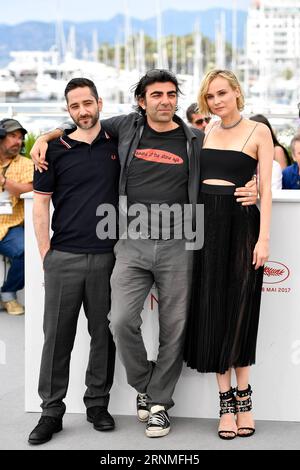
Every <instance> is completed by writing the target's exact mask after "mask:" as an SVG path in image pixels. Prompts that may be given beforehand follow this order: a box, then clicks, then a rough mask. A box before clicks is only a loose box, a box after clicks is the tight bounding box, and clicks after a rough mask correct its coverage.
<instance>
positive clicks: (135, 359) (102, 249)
mask: <svg viewBox="0 0 300 470" xmlns="http://www.w3.org/2000/svg"><path fill="white" fill-rule="evenodd" d="M180 93H181V90H180V85H179V83H178V80H177V78H176V76H175V75H173V74H172V73H170V72H169V71H167V70H156V69H154V70H151V71H149V72H147V73H146V74H145V75H144V76H143V77H142V78H141V79H140V81H139V82H138V83H137V84H136V86H135V89H134V97H135V100H136V111H135V112H133V113H131V114H129V115H124V116H117V117H113V118H111V119H106V120H103V121H102V120H100V113H101V111H102V105H103V104H102V100H101V98H100V97H99V95H98V91H97V89H96V87H95V85H94V83H93V82H91V81H90V80H88V79H85V78H78V79H73V80H71V81H70V82H69V83H68V84H67V86H66V89H65V98H66V103H67V109H68V112H69V115H70V118H71V119H72V122H71V123H67V124H66V125H65V126H63V128H58V129H55V130H54V131H52V132H50V133H48V134H45V135H42V136H40V137H39V138H38V139H37V141H36V143H35V145H34V147H33V149H32V158H33V161H34V164H35V167H36V169H35V171H34V168H33V162H32V161H31V160H30V159H27V158H25V157H23V156H21V155H20V152H21V148H22V145H23V142H24V138H25V135H26V133H27V131H26V130H25V129H24V128H23V127H22V125H21V124H20V123H19V122H18V121H16V120H14V119H4V120H2V121H1V122H0V165H1V168H0V170H1V175H0V178H1V179H0V186H1V187H2V197H1V198H0V208H1V210H2V212H1V215H0V237H1V240H0V253H1V254H3V255H4V256H6V257H7V258H9V260H10V263H11V266H10V270H9V272H8V276H7V279H5V281H4V284H3V286H2V289H1V300H2V305H3V307H4V308H5V309H6V311H7V312H8V313H9V314H12V315H19V314H22V313H24V309H23V306H21V305H20V304H19V303H18V302H17V299H16V292H17V291H18V290H20V289H22V288H23V286H24V230H23V224H24V208H23V201H22V200H21V199H20V195H21V194H22V193H25V192H28V191H32V190H33V192H34V211H33V221H34V228H35V234H36V239H37V243H38V248H39V252H40V255H41V260H42V263H43V268H44V276H45V308H44V346H43V352H42V358H41V367H40V377H39V389H38V392H39V395H40V397H41V400H42V404H41V407H42V415H41V418H40V420H39V422H38V424H37V426H36V427H35V428H34V430H33V431H32V432H31V433H30V436H29V443H30V444H32V445H39V444H43V443H45V442H47V441H49V440H50V439H51V438H52V436H53V434H54V433H57V432H59V431H61V430H62V429H63V416H64V413H65V411H66V407H65V404H64V398H65V396H66V393H67V388H68V381H69V365H70V358H71V352H72V349H73V344H74V340H75V335H76V326H77V320H78V315H79V311H80V308H81V306H83V308H84V311H85V315H86V317H87V321H88V331H89V334H90V336H91V344H90V355H89V362H88V366H87V372H86V392H85V395H84V403H85V406H86V418H87V420H88V421H89V422H90V423H91V424H92V425H93V427H94V428H95V429H96V430H97V431H110V430H113V429H114V428H115V421H114V418H113V417H112V416H111V414H110V413H109V411H108V405H109V396H110V389H111V387H112V385H113V377H114V364H115V351H116V352H117V354H118V355H119V357H120V360H121V362H122V363H123V365H124V367H125V370H126V375H127V380H128V384H129V385H131V386H132V387H133V388H134V389H135V390H136V393H137V396H136V407H137V417H138V419H139V420H140V421H142V422H144V423H145V424H146V428H145V433H146V435H147V436H148V437H162V436H165V435H167V434H168V433H169V432H170V429H171V425H170V417H169V414H168V410H169V409H170V408H171V407H172V406H173V405H174V402H173V393H174V389H175V387H176V384H177V381H178V379H179V376H180V373H181V369H182V365H183V361H185V362H186V364H187V366H188V367H191V368H192V369H195V370H197V371H199V372H201V373H212V372H213V373H215V374H216V378H217V384H218V389H219V394H220V423H219V429H218V435H219V437H220V438H221V439H226V440H229V439H234V438H236V437H237V436H240V437H250V436H252V435H253V434H254V432H255V423H254V419H253V416H252V411H251V410H252V401H251V395H252V388H251V386H250V384H249V382H250V367H251V366H252V365H253V364H254V363H255V352H256V341H257V331H258V323H259V313H260V300H261V290H262V282H263V271H264V264H265V263H266V261H267V260H268V257H269V239H270V221H271V205H272V192H271V189H272V187H273V188H274V187H275V183H276V187H278V189H279V186H280V188H281V187H283V188H284V189H300V166H299V165H300V136H297V135H296V136H295V137H294V138H293V140H292V143H291V149H292V157H293V159H294V163H293V164H292V165H290V163H291V161H290V157H289V154H288V152H287V151H286V150H285V148H284V147H283V146H282V145H281V144H280V143H279V142H278V140H277V138H276V136H275V134H274V131H273V129H272V127H271V125H270V123H269V121H268V120H267V119H266V118H265V117H264V116H262V115H256V116H253V117H251V118H250V119H246V118H244V117H243V115H242V114H241V113H242V111H243V108H244V95H243V92H242V88H241V85H240V83H239V81H238V79H237V78H236V76H235V75H234V74H233V73H232V72H230V71H228V70H213V71H211V72H209V73H208V74H207V75H206V76H205V77H204V79H203V81H202V84H201V87H200V90H199V96H198V103H193V104H192V105H191V106H190V107H189V108H188V110H187V121H188V124H186V122H184V121H183V120H182V119H181V118H180V117H179V116H178V115H177V114H176V111H177V105H178V98H179V95H180ZM213 116H215V117H217V118H218V119H217V120H215V119H212V117H213ZM279 180H280V183H279ZM281 181H282V182H281ZM258 195H259V196H260V211H259V210H258V208H257V205H256V203H257V199H258ZM124 199H126V207H125V206H124V204H123V201H124ZM51 201H52V203H53V206H54V214H53V217H52V230H53V235H52V237H51V239H50V234H49V232H50V210H49V208H50V202H51ZM102 205H106V206H107V205H110V207H113V208H114V209H115V211H118V215H119V217H120V220H119V222H120V225H121V219H123V220H124V219H126V223H127V225H126V227H127V231H126V236H123V235H124V234H123V233H120V237H119V239H118V237H117V236H116V235H114V236H108V237H106V238H105V237H101V236H100V235H99V231H98V228H97V227H99V221H100V224H101V222H103V221H104V215H103V216H101V217H100V218H99V216H97V214H99V211H98V209H99V207H101V206H102ZM199 205H203V206H204V220H202V219H201V218H200V217H199V212H198V206H199ZM136 206H138V207H139V208H141V207H143V208H145V211H144V212H143V211H142V212H141V216H140V217H139V220H138V224H136V223H135V220H134V217H133V213H134V209H135V208H136ZM175 206H176V207H177V208H179V209H180V211H181V212H180V214H181V216H180V217H177V216H175V215H174V214H173V213H172V214H171V216H170V217H169V218H167V220H168V227H167V228H168V230H167V232H166V230H165V229H166V227H165V226H164V221H165V220H166V218H165V216H166V215H168V214H169V215H170V208H174V207H175ZM157 207H159V211H158V212H157ZM171 212H172V211H171ZM154 220H155V221H156V222H155V223H154V222H153V221H154ZM149 221H150V223H149ZM185 224H189V226H190V227H191V231H190V232H191V233H192V237H191V238H188V236H187V235H186V232H185V231H183V228H184V227H185ZM203 224H204V225H203ZM153 225H155V227H154V226H153ZM199 225H200V226H201V227H202V228H203V227H205V229H204V243H203V246H202V247H197V249H195V248H194V249H191V248H190V246H191V242H192V241H193V237H195V233H196V231H197V227H199ZM154 228H155V230H154V231H153V229H154ZM178 229H179V230H181V234H183V232H184V235H182V236H181V237H177V236H176V234H177V233H178ZM153 233H155V235H153ZM188 246H189V248H187V247H188ZM199 248H200V249H199ZM153 283H155V284H156V287H157V290H158V298H159V350H158V356H157V359H156V361H155V362H153V361H149V360H148V356H147V350H146V347H145V344H144V342H143V338H142V334H141V325H142V319H141V312H142V309H143V304H144V302H145V299H146V297H147V296H148V293H149V291H150V289H151V287H152V285H153ZM170 293H171V295H170ZM233 373H234V375H235V383H236V385H234V384H233V383H232V376H233ZM199 393H200V392H199Z"/></svg>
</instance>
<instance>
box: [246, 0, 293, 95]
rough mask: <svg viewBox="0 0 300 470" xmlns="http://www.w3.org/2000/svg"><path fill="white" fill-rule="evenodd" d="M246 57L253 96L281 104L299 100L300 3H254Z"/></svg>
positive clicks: (288, 0) (276, 0) (280, 0)
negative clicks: (272, 99)
mask: <svg viewBox="0 0 300 470" xmlns="http://www.w3.org/2000/svg"><path fill="white" fill-rule="evenodd" d="M246 55H247V59H248V83H249V89H250V92H251V91H252V94H254V95H255V94H259V96H260V97H261V98H266V99H267V98H268V97H269V98H270V96H272V97H273V98H276V99H277V100H278V101H279V102H280V101H282V102H288V101H289V102H290V101H291V100H294V99H297V98H298V96H297V93H299V91H296V88H298V89H299V78H298V77H299V73H300V0H284V1H283V0H254V1H252V4H251V7H250V9H249V15H248V24H247V54H246ZM295 95H296V96H295Z"/></svg>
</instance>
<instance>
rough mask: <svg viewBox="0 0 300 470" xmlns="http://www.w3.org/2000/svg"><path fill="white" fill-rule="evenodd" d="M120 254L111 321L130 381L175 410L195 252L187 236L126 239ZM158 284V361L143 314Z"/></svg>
mask: <svg viewBox="0 0 300 470" xmlns="http://www.w3.org/2000/svg"><path fill="white" fill-rule="evenodd" d="M115 255H116V264H115V268H114V271H113V274H112V277H111V287H112V305H111V312H110V314H109V319H110V322H111V323H110V327H111V331H112V333H113V336H114V341H115V344H116V348H117V352H118V354H119V356H120V359H121V361H122V363H123V365H124V366H125V369H126V373H127V380H128V383H129V384H130V385H131V386H132V387H134V388H135V389H136V390H137V392H139V393H147V395H148V397H149V404H150V405H153V404H160V405H164V406H165V407H166V408H170V407H171V406H173V404H174V402H173V400H172V395H173V392H174V389H175V386H176V383H177V381H178V378H179V376H180V373H181V369H182V356H183V346H184V333H185V327H186V320H187V312H188V306H189V300H190V290H191V277H192V259H193V253H192V252H191V251H186V250H185V240H159V241H156V240H120V241H119V242H118V243H117V245H116V247H115ZM153 282H155V283H156V287H157V290H158V301H159V330H160V332H159V352H158V357H157V362H156V363H155V364H153V363H151V362H149V361H148V359H147V352H146V349H145V345H144V342H143V338H142V335H141V325H142V319H141V312H142V309H143V305H144V302H145V300H146V298H147V295H148V293H149V291H150V289H151V287H152V285H153Z"/></svg>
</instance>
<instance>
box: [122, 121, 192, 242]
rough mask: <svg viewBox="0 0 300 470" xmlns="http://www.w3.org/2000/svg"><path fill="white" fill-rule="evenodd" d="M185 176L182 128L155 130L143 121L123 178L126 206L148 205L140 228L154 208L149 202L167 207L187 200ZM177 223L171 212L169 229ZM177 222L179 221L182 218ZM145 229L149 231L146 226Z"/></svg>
mask: <svg viewBox="0 0 300 470" xmlns="http://www.w3.org/2000/svg"><path fill="white" fill-rule="evenodd" d="M188 178H189V159H188V154H187V140H186V136H185V134H184V130H183V128H182V127H178V128H177V129H175V130H172V131H168V132H156V131H155V130H154V129H152V128H150V127H149V125H148V124H146V125H145V129H144V131H143V134H142V137H141V140H140V143H139V147H138V149H137V150H136V152H135V155H134V157H133V159H132V161H131V163H130V165H129V168H128V180H127V196H128V203H129V206H132V205H133V204H143V205H145V206H146V207H147V209H148V219H147V226H146V225H145V224H142V225H144V227H141V229H142V232H144V228H145V227H147V228H149V226H150V209H151V207H152V209H151V210H152V213H153V210H154V211H155V209H153V204H159V205H161V204H167V205H168V206H169V207H170V206H172V205H173V204H180V205H181V206H182V207H183V205H184V204H188V202H189V197H188ZM151 205H152V206H151ZM129 220H132V218H131V219H129ZM177 223H178V222H176V221H175V220H174V217H173V216H171V223H170V229H171V232H172V231H173V229H174V225H176V224H177ZM179 223H180V224H182V219H181V220H180V221H179ZM152 225H153V222H152ZM161 228H162V227H161V222H160V227H159V235H158V237H159V238H160V237H161V236H162V230H161ZM146 232H147V233H148V234H149V230H146ZM171 236H172V235H171Z"/></svg>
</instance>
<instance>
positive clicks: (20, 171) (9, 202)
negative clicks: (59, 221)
mask: <svg viewBox="0 0 300 470" xmlns="http://www.w3.org/2000/svg"><path fill="white" fill-rule="evenodd" d="M26 134H27V131H26V129H24V127H23V126H22V125H21V124H20V123H19V122H18V121H16V120H15V119H3V120H2V121H0V254H2V255H4V256H6V257H7V258H8V259H9V261H10V269H9V271H8V275H7V279H6V280H4V284H3V286H2V288H1V293H0V296H1V304H2V307H3V308H4V309H5V310H6V311H7V313H9V314H10V315H22V314H23V313H24V307H23V306H22V305H20V304H19V303H18V302H17V300H16V298H17V296H16V293H17V291H18V290H21V289H23V287H24V228H23V224H24V201H23V200H21V199H20V195H21V194H23V193H27V192H30V191H32V181H33V163H32V161H31V160H30V159H28V158H25V157H22V156H21V155H20V151H21V148H22V145H23V140H24V137H25V135H26Z"/></svg>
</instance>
